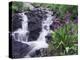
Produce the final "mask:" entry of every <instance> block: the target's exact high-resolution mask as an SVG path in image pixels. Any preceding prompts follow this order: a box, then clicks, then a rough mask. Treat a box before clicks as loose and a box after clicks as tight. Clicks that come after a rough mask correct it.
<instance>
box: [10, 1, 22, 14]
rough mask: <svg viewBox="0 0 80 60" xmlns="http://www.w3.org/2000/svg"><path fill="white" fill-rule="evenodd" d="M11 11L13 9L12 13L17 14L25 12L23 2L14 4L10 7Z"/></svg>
mask: <svg viewBox="0 0 80 60" xmlns="http://www.w3.org/2000/svg"><path fill="white" fill-rule="evenodd" d="M9 8H10V9H12V12H13V13H15V12H16V11H21V10H23V2H16V1H14V2H12V6H11V7H9Z"/></svg>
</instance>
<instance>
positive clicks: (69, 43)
mask: <svg viewBox="0 0 80 60" xmlns="http://www.w3.org/2000/svg"><path fill="white" fill-rule="evenodd" d="M32 5H33V6H35V7H44V8H48V9H50V10H52V11H53V12H56V13H55V16H56V19H55V21H54V23H57V22H58V24H60V25H58V26H57V25H56V27H57V28H55V29H54V30H53V32H52V39H51V42H49V48H48V56H51V55H54V56H56V55H72V54H78V7H77V6H75V5H59V4H43V3H42V4H41V3H39V4H37V3H32ZM10 8H12V11H13V13H15V12H16V11H22V10H25V8H24V7H23V3H22V2H20V3H17V2H13V5H12V7H10ZM26 9H27V8H26ZM54 26H55V24H54Z"/></svg>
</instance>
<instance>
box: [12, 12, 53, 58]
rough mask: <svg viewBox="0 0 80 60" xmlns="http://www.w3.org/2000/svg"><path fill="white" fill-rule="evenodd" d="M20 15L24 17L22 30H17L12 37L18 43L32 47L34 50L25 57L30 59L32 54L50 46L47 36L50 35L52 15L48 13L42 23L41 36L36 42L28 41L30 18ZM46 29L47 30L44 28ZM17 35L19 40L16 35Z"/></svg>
mask: <svg viewBox="0 0 80 60" xmlns="http://www.w3.org/2000/svg"><path fill="white" fill-rule="evenodd" d="M19 15H21V16H22V20H23V21H22V28H20V29H18V30H16V31H15V32H13V33H12V36H13V37H14V39H15V40H16V41H18V42H21V43H24V44H28V45H29V46H30V47H32V50H30V51H29V52H28V53H27V55H26V56H25V57H30V54H32V53H33V52H35V51H36V50H39V49H41V48H48V44H47V42H46V38H45V36H47V35H48V34H49V33H50V25H51V24H52V22H53V21H52V18H53V16H52V14H51V12H49V11H48V14H47V19H46V20H43V21H42V31H41V32H40V36H39V37H38V39H37V40H36V41H29V42H28V41H27V40H28V35H26V34H27V33H29V31H28V18H27V15H25V14H24V13H19ZM44 27H46V29H45V28H44ZM15 34H17V38H16V35H15Z"/></svg>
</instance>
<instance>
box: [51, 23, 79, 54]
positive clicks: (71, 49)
mask: <svg viewBox="0 0 80 60" xmlns="http://www.w3.org/2000/svg"><path fill="white" fill-rule="evenodd" d="M77 29H78V27H77V24H73V23H71V24H65V25H64V26H63V27H61V28H60V29H58V30H56V31H55V32H53V33H52V41H51V44H52V46H53V47H54V48H55V51H57V52H58V55H70V54H77V49H78V47H77V42H78V30H77Z"/></svg>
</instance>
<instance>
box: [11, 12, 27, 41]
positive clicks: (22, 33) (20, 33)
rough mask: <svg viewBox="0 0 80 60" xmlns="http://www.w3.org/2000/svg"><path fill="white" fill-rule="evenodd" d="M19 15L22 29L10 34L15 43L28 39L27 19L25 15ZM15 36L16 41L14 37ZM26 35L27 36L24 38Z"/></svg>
mask: <svg viewBox="0 0 80 60" xmlns="http://www.w3.org/2000/svg"><path fill="white" fill-rule="evenodd" d="M19 15H20V16H21V17H22V28H19V29H18V30H16V31H15V32H13V33H12V36H13V37H14V39H15V40H16V41H19V42H21V41H27V38H28V35H27V34H28V33H29V31H28V18H27V16H26V15H25V13H24V12H23V13H19ZM15 34H17V39H16V35H15ZM26 35H27V36H26Z"/></svg>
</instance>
